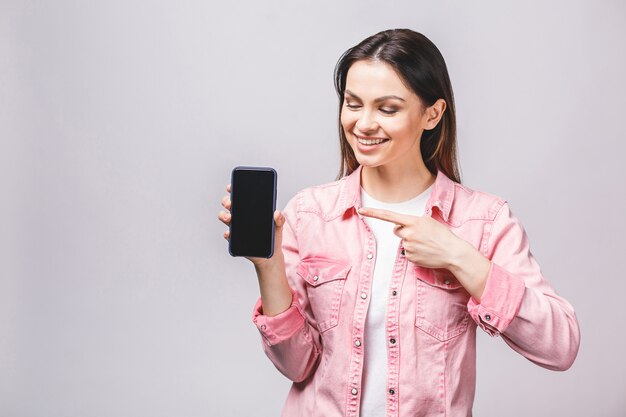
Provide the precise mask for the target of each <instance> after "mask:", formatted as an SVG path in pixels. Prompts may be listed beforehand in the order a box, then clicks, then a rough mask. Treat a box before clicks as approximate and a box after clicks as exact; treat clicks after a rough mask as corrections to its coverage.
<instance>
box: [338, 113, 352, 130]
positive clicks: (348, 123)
mask: <svg viewBox="0 0 626 417" xmlns="http://www.w3.org/2000/svg"><path fill="white" fill-rule="evenodd" d="M340 120H341V126H342V127H343V128H344V130H351V129H350V128H351V127H352V126H354V123H355V122H356V117H355V116H354V114H351V113H350V112H347V111H342V112H341V117H340Z"/></svg>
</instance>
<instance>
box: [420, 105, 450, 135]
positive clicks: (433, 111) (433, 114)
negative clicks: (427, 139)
mask: <svg viewBox="0 0 626 417" xmlns="http://www.w3.org/2000/svg"><path fill="white" fill-rule="evenodd" d="M445 111H446V101H445V100H444V99H442V98H440V99H438V100H437V101H435V103H434V104H433V105H432V106H430V107H428V108H427V109H426V111H425V112H424V115H425V116H426V124H425V125H424V130H431V129H434V128H435V127H436V126H437V124H438V123H439V121H440V120H441V118H442V117H443V113H444V112H445Z"/></svg>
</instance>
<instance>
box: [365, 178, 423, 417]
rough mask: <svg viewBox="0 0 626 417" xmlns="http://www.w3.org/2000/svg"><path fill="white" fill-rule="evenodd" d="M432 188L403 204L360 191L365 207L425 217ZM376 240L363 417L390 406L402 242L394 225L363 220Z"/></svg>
mask: <svg viewBox="0 0 626 417" xmlns="http://www.w3.org/2000/svg"><path fill="white" fill-rule="evenodd" d="M432 188H433V186H432V185H431V186H430V187H428V188H427V189H426V190H424V192H423V193H422V194H420V195H418V196H417V197H415V198H412V199H411V200H408V201H403V202H400V203H384V202H382V201H378V200H375V199H374V198H373V197H372V196H370V195H369V194H367V193H366V192H365V190H363V188H361V201H362V206H363V207H371V208H380V209H384V210H389V211H393V212H396V213H402V214H411V215H413V216H423V215H424V210H425V208H426V203H427V202H428V198H429V196H430V193H431V191H432ZM364 219H365V221H366V222H367V225H368V226H369V228H370V229H371V230H372V233H373V234H374V237H375V238H376V263H375V265H374V277H373V278H372V294H371V298H370V305H369V308H368V310H367V318H366V320H365V335H364V341H363V353H364V356H365V362H364V369H363V395H362V398H361V413H360V414H361V417H379V416H381V417H383V416H385V414H386V403H387V397H388V393H387V335H386V330H385V316H386V312H387V298H388V296H389V294H388V293H389V283H390V281H391V274H392V270H393V264H394V262H395V260H396V254H397V253H398V247H399V246H400V238H399V237H398V236H396V235H395V234H394V233H393V228H394V226H395V224H393V223H390V222H386V221H383V220H378V219H372V218H370V217H364Z"/></svg>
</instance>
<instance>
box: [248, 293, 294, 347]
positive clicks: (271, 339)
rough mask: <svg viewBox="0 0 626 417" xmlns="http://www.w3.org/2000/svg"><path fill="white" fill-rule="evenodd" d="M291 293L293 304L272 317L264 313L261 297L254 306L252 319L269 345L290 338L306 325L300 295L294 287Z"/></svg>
mask: <svg viewBox="0 0 626 417" xmlns="http://www.w3.org/2000/svg"><path fill="white" fill-rule="evenodd" d="M291 293H292V301H291V306H289V308H288V309H287V310H285V311H283V312H282V313H280V314H277V315H276V316H272V317H270V316H266V315H264V314H263V305H262V303H261V298H259V300H258V301H257V302H256V305H255V306H254V312H253V314H252V321H253V322H254V324H255V325H256V327H257V329H259V332H260V333H261V336H263V338H264V339H265V342H266V343H267V344H268V345H269V346H272V345H276V344H278V343H280V342H282V341H284V340H287V339H289V338H290V337H291V336H293V335H294V333H296V332H297V331H298V330H299V329H300V328H301V327H302V326H303V325H304V314H303V313H302V307H300V303H299V302H298V297H297V296H296V293H295V292H294V291H293V289H292V290H291Z"/></svg>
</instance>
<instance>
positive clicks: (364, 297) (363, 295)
mask: <svg viewBox="0 0 626 417" xmlns="http://www.w3.org/2000/svg"><path fill="white" fill-rule="evenodd" d="M361 298H362V299H364V300H365V299H366V298H367V293H364V292H362V293H361Z"/></svg>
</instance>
